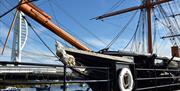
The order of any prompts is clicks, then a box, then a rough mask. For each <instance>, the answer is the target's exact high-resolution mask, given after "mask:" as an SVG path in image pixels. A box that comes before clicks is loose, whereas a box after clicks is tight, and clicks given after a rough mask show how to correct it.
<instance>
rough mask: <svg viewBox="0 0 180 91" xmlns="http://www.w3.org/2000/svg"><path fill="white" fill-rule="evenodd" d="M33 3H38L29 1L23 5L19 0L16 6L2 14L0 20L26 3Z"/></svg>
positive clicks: (32, 0)
mask: <svg viewBox="0 0 180 91" xmlns="http://www.w3.org/2000/svg"><path fill="white" fill-rule="evenodd" d="M34 1H38V0H31V1H28V2H24V3H21V2H22V0H21V2H19V4H18V5H16V6H14V7H13V8H11V9H10V10H8V11H6V12H5V13H4V14H2V15H0V18H2V17H4V16H5V15H7V14H8V13H10V12H11V11H13V10H14V9H16V8H17V7H19V6H20V5H22V4H26V3H31V2H34Z"/></svg>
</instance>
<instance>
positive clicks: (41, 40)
mask: <svg viewBox="0 0 180 91" xmlns="http://www.w3.org/2000/svg"><path fill="white" fill-rule="evenodd" d="M23 18H24V19H25V20H26V21H27V19H26V17H24V16H23ZM27 24H28V26H29V27H30V28H31V29H32V30H33V32H34V33H35V34H36V36H37V37H38V38H39V39H40V41H41V42H42V43H43V44H44V45H45V46H46V48H47V49H48V50H49V51H50V52H51V53H52V54H53V55H54V56H55V57H57V55H56V54H55V53H54V52H53V51H52V50H51V48H50V47H49V46H48V45H47V44H46V43H45V42H44V41H43V39H42V38H41V37H40V36H39V35H38V33H37V32H36V30H35V29H34V27H33V26H32V25H31V24H30V23H29V22H28V21H27ZM57 58H58V57H57Z"/></svg>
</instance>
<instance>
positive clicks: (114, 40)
mask: <svg viewBox="0 0 180 91" xmlns="http://www.w3.org/2000/svg"><path fill="white" fill-rule="evenodd" d="M136 14H137V11H136V12H135V13H134V14H133V15H132V17H131V18H130V19H129V21H128V22H127V23H126V25H125V26H124V27H123V28H122V30H121V31H120V32H119V33H118V34H117V35H116V37H115V38H114V39H113V40H112V41H111V42H110V43H109V44H108V45H107V46H106V47H105V48H104V49H109V48H110V47H111V46H112V45H113V44H114V43H115V42H116V41H117V39H118V38H119V37H120V35H121V34H122V33H123V32H124V31H125V29H126V28H127V27H128V25H129V24H130V22H131V21H132V20H133V19H134V17H135V15H136Z"/></svg>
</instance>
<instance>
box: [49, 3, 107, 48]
mask: <svg viewBox="0 0 180 91" xmlns="http://www.w3.org/2000/svg"><path fill="white" fill-rule="evenodd" d="M52 3H53V4H54V5H55V6H56V7H57V8H59V9H60V10H61V11H62V12H63V13H64V14H65V15H67V16H68V17H69V18H70V19H72V20H73V21H74V22H75V23H76V24H77V25H79V26H80V27H81V28H82V29H83V30H85V31H86V32H87V33H89V34H91V35H92V36H93V37H94V38H96V39H97V40H98V41H99V42H101V43H102V44H104V45H106V42H104V41H103V40H101V39H100V38H99V37H98V36H96V35H95V34H94V33H93V32H91V31H90V30H89V29H88V28H86V27H85V26H84V25H82V24H81V23H80V22H79V21H78V20H77V19H76V18H74V17H73V16H72V15H70V14H69V13H68V12H67V11H66V10H65V9H64V8H62V7H61V5H58V4H57V3H54V2H53V1H52Z"/></svg>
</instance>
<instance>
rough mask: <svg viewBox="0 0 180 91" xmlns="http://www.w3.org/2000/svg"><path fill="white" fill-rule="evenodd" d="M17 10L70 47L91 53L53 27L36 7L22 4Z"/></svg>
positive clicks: (69, 36) (72, 38) (71, 37)
mask: <svg viewBox="0 0 180 91" xmlns="http://www.w3.org/2000/svg"><path fill="white" fill-rule="evenodd" d="M22 3H23V2H22ZM18 9H19V10H20V11H22V12H23V13H25V14H26V15H28V16H29V17H31V18H32V19H34V20H36V21H37V22H38V23H40V24H41V25H43V26H44V27H46V28H47V29H49V30H51V31H52V32H53V33H55V34H56V35H58V36H59V37H61V38H63V39H64V40H66V41H67V42H69V43H70V44H71V45H73V46H75V47H76V48H78V49H81V50H84V51H91V50H90V49H89V48H88V47H86V46H85V45H83V44H82V43H80V42H79V41H78V40H77V39H75V38H74V37H73V36H71V35H70V34H69V33H67V32H65V31H64V30H63V29H61V28H59V27H58V26H57V25H55V24H54V23H53V22H52V21H51V20H50V19H49V18H48V16H47V14H45V13H44V12H43V11H42V12H43V14H42V12H39V10H40V9H38V8H37V7H36V6H34V5H33V6H32V5H31V4H22V5H20V6H19V7H18ZM37 9H38V10H37ZM40 11H41V10H40Z"/></svg>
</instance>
